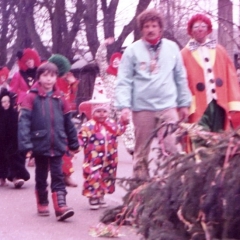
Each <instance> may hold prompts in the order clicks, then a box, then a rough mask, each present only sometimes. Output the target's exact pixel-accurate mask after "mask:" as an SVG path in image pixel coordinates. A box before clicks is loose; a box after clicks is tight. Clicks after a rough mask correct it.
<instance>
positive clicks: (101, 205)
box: [99, 196, 108, 208]
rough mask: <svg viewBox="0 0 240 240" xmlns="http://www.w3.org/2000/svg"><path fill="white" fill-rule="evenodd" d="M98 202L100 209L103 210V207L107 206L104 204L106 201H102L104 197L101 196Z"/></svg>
mask: <svg viewBox="0 0 240 240" xmlns="http://www.w3.org/2000/svg"><path fill="white" fill-rule="evenodd" d="M99 202H100V207H102V208H105V207H107V206H108V204H107V203H106V201H105V199H104V196H102V197H101V198H100V200H99Z"/></svg>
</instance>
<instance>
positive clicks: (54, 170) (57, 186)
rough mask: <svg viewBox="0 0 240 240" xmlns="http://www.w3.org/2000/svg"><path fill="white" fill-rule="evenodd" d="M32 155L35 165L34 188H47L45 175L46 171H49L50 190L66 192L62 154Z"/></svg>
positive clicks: (46, 175) (39, 189) (38, 189)
mask: <svg viewBox="0 0 240 240" xmlns="http://www.w3.org/2000/svg"><path fill="white" fill-rule="evenodd" d="M34 157H35V165H36V170H35V181H36V190H37V191H45V190H46V189H47V186H48V184H47V177H48V171H50V175H51V190H52V192H58V191H63V192H65V193H67V191H66V185H65V182H64V176H63V172H62V156H56V157H47V156H42V155H34Z"/></svg>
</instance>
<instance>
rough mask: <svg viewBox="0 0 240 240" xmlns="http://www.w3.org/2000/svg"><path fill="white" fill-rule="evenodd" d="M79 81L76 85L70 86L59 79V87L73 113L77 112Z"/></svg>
mask: <svg viewBox="0 0 240 240" xmlns="http://www.w3.org/2000/svg"><path fill="white" fill-rule="evenodd" d="M78 84H79V81H78V80H76V81H75V82H74V83H72V84H69V83H68V82H67V81H66V80H65V79H63V78H58V79H57V86H58V88H59V89H60V90H61V91H62V92H63V93H64V97H65V99H66V100H67V101H68V103H69V106H70V109H71V111H73V112H76V111H77V105H76V97H77V93H78Z"/></svg>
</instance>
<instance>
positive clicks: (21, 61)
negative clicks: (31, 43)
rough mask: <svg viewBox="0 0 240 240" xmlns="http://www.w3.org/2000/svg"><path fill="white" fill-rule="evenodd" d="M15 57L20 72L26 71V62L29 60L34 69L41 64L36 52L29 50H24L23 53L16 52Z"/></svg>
mask: <svg viewBox="0 0 240 240" xmlns="http://www.w3.org/2000/svg"><path fill="white" fill-rule="evenodd" d="M17 57H18V66H19V68H20V70H22V71H26V70H27V69H28V67H27V65H26V61H27V60H29V59H33V60H34V66H35V67H38V66H39V65H40V64H41V59H40V57H39V54H38V52H37V51H35V50H33V49H31V48H25V49H24V50H23V51H18V52H17Z"/></svg>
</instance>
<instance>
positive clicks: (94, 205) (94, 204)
mask: <svg viewBox="0 0 240 240" xmlns="http://www.w3.org/2000/svg"><path fill="white" fill-rule="evenodd" d="M89 204H90V209H91V210H98V209H99V207H100V203H99V198H89Z"/></svg>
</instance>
